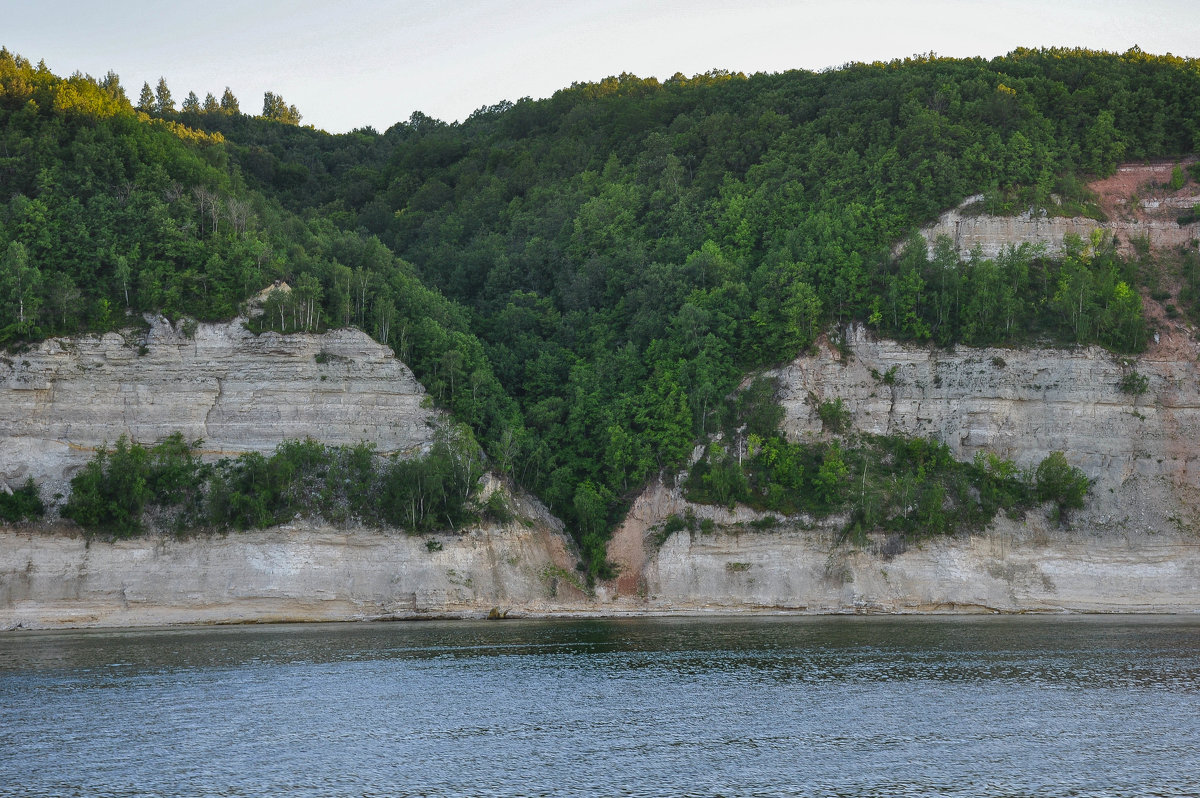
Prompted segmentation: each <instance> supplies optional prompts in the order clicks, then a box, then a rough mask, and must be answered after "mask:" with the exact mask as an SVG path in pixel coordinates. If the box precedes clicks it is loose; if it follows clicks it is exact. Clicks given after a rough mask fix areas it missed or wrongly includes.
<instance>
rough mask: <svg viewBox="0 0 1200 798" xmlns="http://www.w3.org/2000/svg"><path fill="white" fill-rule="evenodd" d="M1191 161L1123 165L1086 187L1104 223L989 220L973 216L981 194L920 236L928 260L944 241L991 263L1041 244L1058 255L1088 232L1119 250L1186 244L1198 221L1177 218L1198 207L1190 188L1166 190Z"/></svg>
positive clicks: (1024, 217)
mask: <svg viewBox="0 0 1200 798" xmlns="http://www.w3.org/2000/svg"><path fill="white" fill-rule="evenodd" d="M1194 162H1195V159H1194V158H1188V159H1184V160H1183V161H1180V162H1179V163H1178V164H1176V162H1174V161H1162V162H1158V163H1148V164H1123V165H1121V166H1120V167H1118V169H1117V171H1116V173H1115V174H1113V175H1112V176H1110V177H1108V178H1105V179H1103V180H1097V181H1095V182H1093V183H1091V184H1090V185H1089V188H1090V189H1091V190H1092V191H1093V192H1095V195H1096V197H1097V200H1098V203H1099V206H1100V208H1101V210H1102V212H1103V214H1104V215H1106V216H1107V217H1108V218H1107V219H1106V220H1105V221H1103V222H1100V221H1097V220H1095V219H1089V218H1086V217H1078V216H1076V217H1064V216H1047V215H1043V214H1035V213H1029V212H1026V213H1021V214H1017V215H1016V216H991V215H988V214H984V213H978V212H977V211H976V210H974V209H976V208H978V207H979V204H980V200H982V199H983V195H977V196H973V197H968V198H967V199H966V200H965V201H964V202H963V203H962V204H961V205H960V206H959V207H958V208H955V209H953V210H950V211H947V212H946V213H944V214H942V215H941V217H939V218H938V220H937V221H936V222H934V223H933V224H931V225H929V226H927V227H925V228H923V229H922V230H921V235H922V236H923V237H924V238H925V240H926V242H927V243H928V246H929V254H930V255H931V256H932V255H933V248H934V243H935V242H936V240H937V239H938V238H939V237H941V236H945V237H946V238H948V239H949V240H950V241H951V242H952V243H953V245H954V249H955V251H957V252H958V253H959V255H960V256H966V255H967V254H968V253H970V252H971V251H972V250H973V249H975V248H976V247H978V249H979V251H980V252H981V253H982V255H983V256H984V257H985V258H994V257H996V256H997V255H998V254H1000V252H1001V251H1002V250H1003V249H1004V248H1005V247H1008V246H1017V245H1020V244H1026V243H1027V244H1041V245H1043V246H1044V247H1045V248H1046V252H1047V254H1050V255H1057V254H1059V253H1061V252H1062V249H1063V240H1064V239H1065V238H1066V236H1067V235H1068V234H1075V235H1078V236H1079V237H1080V238H1082V239H1083V240H1084V241H1087V240H1088V239H1089V237H1090V235H1091V233H1092V231H1093V230H1097V229H1099V230H1104V231H1105V232H1106V234H1107V235H1110V236H1113V237H1114V238H1115V239H1116V241H1117V245H1118V247H1119V248H1120V249H1122V250H1123V251H1125V252H1131V251H1133V249H1134V247H1133V243H1132V242H1133V241H1134V240H1135V239H1145V240H1146V242H1147V243H1149V245H1150V246H1151V247H1153V248H1156V249H1165V248H1172V247H1178V246H1184V245H1191V242H1192V241H1193V240H1195V239H1196V238H1200V222H1197V221H1193V222H1191V223H1190V224H1186V225H1180V224H1179V223H1178V221H1177V220H1178V219H1179V217H1180V216H1181V215H1183V214H1185V213H1187V212H1189V211H1191V210H1192V209H1193V208H1194V207H1195V206H1196V205H1197V204H1200V193H1198V192H1197V190H1196V185H1195V184H1194V183H1192V184H1188V185H1185V186H1183V187H1182V188H1180V189H1177V190H1171V189H1170V188H1169V187H1168V183H1169V181H1170V180H1171V176H1172V171H1173V170H1174V169H1175V167H1176V166H1177V165H1178V166H1180V167H1181V168H1182V167H1186V166H1188V165H1190V164H1192V163H1194Z"/></svg>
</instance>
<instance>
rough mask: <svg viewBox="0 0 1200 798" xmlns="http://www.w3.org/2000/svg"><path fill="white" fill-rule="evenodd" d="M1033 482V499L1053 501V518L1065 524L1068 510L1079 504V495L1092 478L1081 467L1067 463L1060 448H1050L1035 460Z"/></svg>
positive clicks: (1089, 484)
mask: <svg viewBox="0 0 1200 798" xmlns="http://www.w3.org/2000/svg"><path fill="white" fill-rule="evenodd" d="M1034 485H1035V489H1036V491H1037V500H1038V501H1040V502H1054V519H1055V520H1056V521H1057V522H1058V523H1059V524H1061V525H1062V526H1066V525H1067V523H1068V513H1069V511H1071V510H1078V509H1080V508H1082V507H1083V498H1084V497H1085V496H1087V492H1088V490H1090V489H1091V486H1092V481H1091V480H1090V479H1088V477H1087V474H1085V473H1083V471H1082V470H1080V469H1078V468H1075V467H1074V466H1072V465H1071V464H1070V463H1068V462H1067V457H1066V455H1064V454H1063V453H1062V452H1051V453H1050V454H1049V455H1047V456H1046V459H1045V460H1043V461H1042V462H1041V463H1039V464H1038V467H1037V471H1036V472H1035V474H1034Z"/></svg>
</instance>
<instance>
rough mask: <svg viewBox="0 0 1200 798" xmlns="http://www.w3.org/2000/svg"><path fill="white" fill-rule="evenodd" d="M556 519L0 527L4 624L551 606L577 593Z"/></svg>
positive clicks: (0, 616)
mask: <svg viewBox="0 0 1200 798" xmlns="http://www.w3.org/2000/svg"><path fill="white" fill-rule="evenodd" d="M574 563H575V558H574V556H573V554H572V553H571V552H570V550H569V547H568V545H567V543H566V537H565V536H564V535H562V534H561V531H560V530H559V529H557V528H556V527H555V526H553V525H546V524H539V523H534V524H529V525H528V526H526V525H525V524H522V523H521V522H515V523H511V524H506V525H503V526H496V525H491V526H482V527H479V528H475V529H472V530H469V531H466V532H464V533H461V534H445V535H437V536H432V537H418V536H412V535H405V534H404V533H400V532H386V531H379V530H370V529H346V528H333V527H329V526H323V525H312V524H307V523H301V522H297V523H296V524H289V525H285V526H281V527H275V528H272V529H268V530H261V531H254V532H245V533H230V534H228V535H202V536H196V537H191V538H183V539H177V538H171V537H150V538H145V537H143V538H136V539H132V540H123V541H115V542H106V541H100V540H92V541H89V540H87V539H86V538H84V537H83V536H82V535H80V534H78V533H77V532H72V531H71V530H69V529H63V530H60V531H57V532H47V531H46V530H45V529H39V530H36V531H22V530H14V529H11V528H9V529H5V528H3V527H0V629H14V628H25V629H34V628H43V629H44V628H62V627H89V626H109V627H111V626H160V625H164V624H178V623H239V622H241V623H248V622H249V623H265V622H284V621H287V622H293V621H350V620H379V619H397V618H421V617H439V616H463V615H470V616H476V617H478V616H481V615H487V614H489V613H490V612H491V611H492V610H493V609H495V610H496V612H497V613H498V614H500V613H503V614H506V613H508V612H509V611H510V610H511V609H513V608H516V609H517V610H518V611H519V612H531V611H540V612H553V611H556V610H559V609H561V608H562V606H563V605H564V604H567V605H572V606H574V605H576V604H577V603H578V602H579V601H581V600H583V599H584V598H585V597H584V594H583V593H582V592H581V591H580V590H579V589H578V587H577V585H578V584H579V583H578V581H577V580H575V579H574V578H573V577H572V576H571V575H572V573H573V570H572V569H573V567H574Z"/></svg>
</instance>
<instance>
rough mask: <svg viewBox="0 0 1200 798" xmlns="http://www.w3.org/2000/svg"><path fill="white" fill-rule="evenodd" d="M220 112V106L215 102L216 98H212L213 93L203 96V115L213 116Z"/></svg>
mask: <svg viewBox="0 0 1200 798" xmlns="http://www.w3.org/2000/svg"><path fill="white" fill-rule="evenodd" d="M220 110H221V104H220V103H218V102H217V98H216V97H214V96H213V93H212V92H211V91H210V92H209V93H208V94H205V95H204V113H206V114H215V113H216V112H217V111H220Z"/></svg>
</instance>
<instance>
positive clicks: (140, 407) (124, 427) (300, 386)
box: [0, 319, 433, 493]
mask: <svg viewBox="0 0 1200 798" xmlns="http://www.w3.org/2000/svg"><path fill="white" fill-rule="evenodd" d="M139 350H141V353H139ZM423 398H424V389H423V388H422V387H421V385H420V384H419V383H418V382H417V381H416V379H415V378H414V377H413V374H412V372H411V371H409V369H408V367H407V366H405V365H404V364H403V363H401V362H400V361H399V360H397V359H396V358H395V357H394V356H393V354H392V352H391V350H390V349H388V348H387V347H385V346H383V345H381V344H378V343H376V342H375V341H373V340H371V339H370V338H369V337H368V336H367V335H365V334H364V333H362V332H360V331H358V330H349V329H347V330H336V331H333V332H329V333H326V334H324V335H304V334H296V335H279V334H277V333H272V332H266V333H262V334H261V335H255V334H253V333H251V332H250V331H248V330H246V329H245V328H244V327H243V326H242V324H241V323H240V322H239V321H234V322H230V323H227V324H200V325H198V326H197V328H196V330H195V333H194V335H192V336H191V337H188V336H186V335H184V334H183V332H182V331H181V329H177V328H175V327H172V325H171V324H169V323H168V322H167V321H166V320H165V319H156V320H153V321H152V322H151V324H150V329H149V332H148V333H147V334H146V335H145V336H144V337H143V336H141V335H132V334H130V335H129V336H128V337H122V336H121V335H117V334H115V333H108V334H106V335H103V336H99V337H82V338H73V339H58V338H56V339H50V340H48V341H44V342H43V343H41V344H40V345H39V346H38V347H37V348H36V349H33V350H31V351H27V352H23V353H19V354H6V355H4V356H2V357H0V479H2V480H4V481H6V482H7V483H8V484H9V485H13V486H15V485H16V484H17V483H19V482H21V481H23V480H24V479H25V478H26V477H29V476H32V477H33V478H34V479H35V480H36V481H38V482H41V483H44V485H45V488H46V489H45V490H44V491H43V493H46V492H47V490H49V491H50V492H54V491H58V492H63V493H65V492H66V490H65V487H66V483H67V482H68V481H69V478H70V476H71V475H72V474H73V472H74V471H75V470H77V469H78V468H79V466H81V465H82V464H83V463H85V462H86V461H87V460H88V459H89V458H90V457H91V456H92V452H93V451H94V449H95V448H96V447H98V446H101V445H104V444H105V443H108V444H110V445H111V444H112V443H113V442H115V441H116V439H117V437H118V436H120V435H128V436H129V437H130V438H131V439H133V440H136V441H139V442H142V443H152V442H154V441H156V440H159V439H161V438H163V437H165V436H167V435H169V434H171V433H173V432H176V431H179V432H182V433H183V435H184V437H185V438H186V439H187V440H188V441H194V440H197V439H202V440H203V441H204V443H203V445H202V449H203V450H204V451H205V452H207V453H209V454H213V455H216V454H231V455H236V454H240V453H243V452H247V451H260V452H269V451H271V450H273V449H274V448H275V446H276V445H277V444H279V442H280V441H283V440H285V439H288V438H304V437H313V438H315V439H318V440H321V441H322V442H325V443H335V444H354V443H358V442H359V441H369V442H372V443H374V444H375V445H376V448H377V450H378V451H380V452H385V453H386V452H392V451H407V450H410V449H414V448H415V447H419V446H421V445H422V444H424V443H426V442H428V441H430V440H431V436H432V430H431V429H430V426H429V423H428V422H429V421H430V420H432V418H433V415H432V411H430V410H426V409H424V408H423V407H422V399H423Z"/></svg>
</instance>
